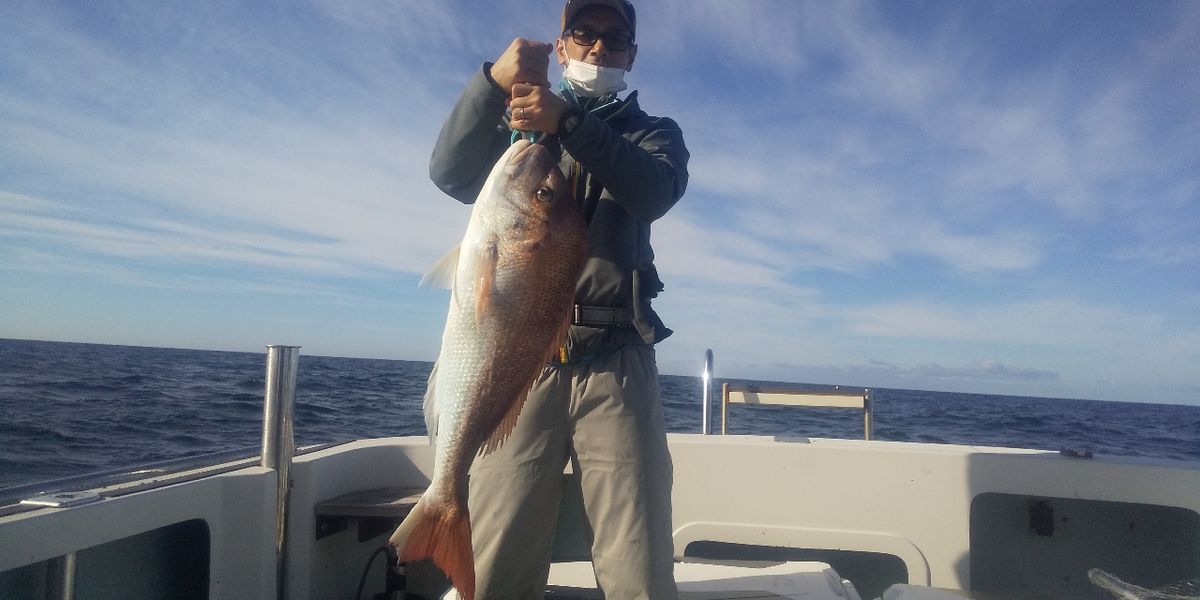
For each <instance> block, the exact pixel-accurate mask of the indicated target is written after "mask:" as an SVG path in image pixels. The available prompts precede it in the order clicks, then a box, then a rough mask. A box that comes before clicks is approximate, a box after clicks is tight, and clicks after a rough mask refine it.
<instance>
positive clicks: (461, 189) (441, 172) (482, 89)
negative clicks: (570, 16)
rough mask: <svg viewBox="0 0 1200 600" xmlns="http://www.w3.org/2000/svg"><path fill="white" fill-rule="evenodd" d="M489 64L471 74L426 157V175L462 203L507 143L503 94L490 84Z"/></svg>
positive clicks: (469, 200)
mask: <svg viewBox="0 0 1200 600" xmlns="http://www.w3.org/2000/svg"><path fill="white" fill-rule="evenodd" d="M490 68H491V64H490V63H484V64H483V68H481V69H480V70H479V71H478V72H476V73H475V76H474V77H472V78H471V81H470V82H469V83H467V87H466V89H464V90H463V93H462V95H461V96H460V97H459V98H458V102H457V103H456V104H455V105H454V110H453V111H451V112H450V116H449V117H446V122H445V123H443V124H442V130H441V132H440V133H439V134H438V139H437V144H436V145H435V146H434V148H433V155H432V156H431V157H430V159H429V178H430V179H432V180H433V183H434V185H436V186H437V187H438V189H440V190H442V191H443V192H446V193H447V194H449V195H450V196H452V197H454V198H455V199H457V200H458V201H459V202H462V203H463V204H471V203H473V202H475V198H476V197H477V196H478V195H479V190H480V189H482V188H483V183H484V181H486V180H487V176H488V173H489V172H490V171H491V170H492V165H494V164H495V163H496V160H498V159H499V158H500V155H502V154H503V153H504V150H505V148H507V147H508V145H509V133H508V129H507V127H505V126H504V125H503V122H502V118H503V116H504V99H505V97H506V96H505V94H504V93H503V92H502V91H500V88H498V87H496V84H494V83H492V79H491V77H490V76H489V75H488V70H489V69H490Z"/></svg>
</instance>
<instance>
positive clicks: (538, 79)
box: [490, 38, 554, 92]
mask: <svg viewBox="0 0 1200 600" xmlns="http://www.w3.org/2000/svg"><path fill="white" fill-rule="evenodd" d="M553 49H554V46H552V45H550V44H547V43H545V42H538V41H535V40H527V39H523V38H517V39H515V40H513V43H512V44H509V46H508V49H507V50H505V51H504V54H501V55H500V58H497V59H496V62H495V64H493V65H492V68H491V72H490V74H491V76H492V81H495V82H496V85H498V86H500V89H501V90H504V91H505V92H509V91H511V90H512V87H513V85H514V84H517V83H532V84H534V85H542V86H546V87H549V86H550V80H549V79H547V78H546V76H547V73H548V72H549V69H550V51H551V50H553Z"/></svg>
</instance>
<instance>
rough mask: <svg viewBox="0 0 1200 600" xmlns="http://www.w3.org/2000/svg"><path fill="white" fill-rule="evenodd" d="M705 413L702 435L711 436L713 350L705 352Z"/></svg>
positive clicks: (701, 424) (701, 425)
mask: <svg viewBox="0 0 1200 600" xmlns="http://www.w3.org/2000/svg"><path fill="white" fill-rule="evenodd" d="M702 378H703V380H704V411H703V415H704V416H703V420H702V422H701V423H700V433H702V434H704V435H709V434H711V433H712V398H713V393H712V392H713V390H712V386H713V351H712V348H709V349H708V350H705V351H704V374H703V376H702Z"/></svg>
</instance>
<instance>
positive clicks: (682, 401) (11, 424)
mask: <svg viewBox="0 0 1200 600" xmlns="http://www.w3.org/2000/svg"><path fill="white" fill-rule="evenodd" d="M431 367H432V364H431V363H427V362H410V361H402V360H376V359H363V358H337V357H326V356H307V355H304V354H303V353H302V354H301V356H300V362H299V371H298V376H297V384H296V414H295V435H296V443H297V444H298V445H309V444H317V443H324V442H339V441H349V440H355V439H361V438H372V437H388V436H398V435H423V434H424V433H425V424H424V419H423V417H422V415H421V401H422V397H423V396H424V393H425V385H426V380H427V378H428V376H429V371H430V368H431ZM265 371H266V356H265V352H264V353H243V352H216V351H206V350H178V349H166V348H141V347H130V346H107V345H96V344H75V343H62V342H39V341H25V340H6V339H0V488H5V487H11V486H15V485H23V484H28V483H33V482H38V481H42V480H49V479H56V478H61V477H68V476H75V475H83V474H88V473H93V472H98V471H106V470H112V469H118V468H127V467H132V466H136V465H142V464H147V463H152V462H159V461H164V460H170V459H178V458H186V457H191V456H197V455H202V454H208V453H213V452H221V451H229V450H235V449H243V448H254V447H257V446H259V444H260V442H261V438H262V412H263V410H262V404H263V389H264V378H265ZM730 381H743V380H730ZM755 383H760V384H774V382H755ZM701 385H702V384H701V380H700V378H699V377H684V376H670V375H664V376H662V378H661V387H662V398H663V405H664V409H665V413H666V422H667V429H668V430H669V431H672V432H699V431H700V426H701V425H700V423H701V389H702V388H701ZM719 386H720V380H718V382H717V389H718V390H719V389H720V387H719ZM873 394H874V395H873V398H874V412H875V437H876V438H877V439H881V440H895V441H917V442H932V443H952V444H974V445H985V446H1004V447H1021V448H1039V449H1048V450H1060V449H1063V448H1068V449H1072V450H1077V451H1081V452H1082V451H1091V452H1093V453H1095V454H1107V455H1122V456H1135V457H1154V458H1168V459H1184V460H1200V406H1182V405H1166V404H1138V403H1122V402H1101V401H1093V400H1066V399H1053V398H1028V397H1013V396H994V395H979V394H955V393H946V392H922V391H914V390H897V389H875V390H874V391H873ZM717 408H718V413H717V415H716V417H717V419H719V406H718V407H717ZM716 425H717V427H719V425H720V423H719V420H718V421H717V424H716ZM730 431H731V433H753V434H765V435H786V436H808V437H833V438H859V437H861V436H862V419H861V418H860V417H859V416H857V414H856V413H854V412H853V411H846V410H839V409H798V408H789V407H778V406H754V407H748V406H742V405H733V406H731V408H730Z"/></svg>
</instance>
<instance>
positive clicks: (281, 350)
mask: <svg viewBox="0 0 1200 600" xmlns="http://www.w3.org/2000/svg"><path fill="white" fill-rule="evenodd" d="M299 362H300V347H299V346H276V345H272V346H267V385H266V391H265V392H264V397H263V442H262V460H261V462H260V465H261V466H262V467H263V468H267V469H272V470H274V471H275V473H276V477H277V482H278V484H277V487H276V495H275V592H276V596H277V597H278V598H280V599H281V600H282V599H283V598H286V597H287V585H286V584H287V517H288V500H289V499H290V497H291V489H292V485H291V483H292V482H291V470H292V455H293V454H294V453H295V451H296V439H295V432H294V425H293V421H294V418H293V415H294V414H295V407H296V368H297V366H298V365H299Z"/></svg>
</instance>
